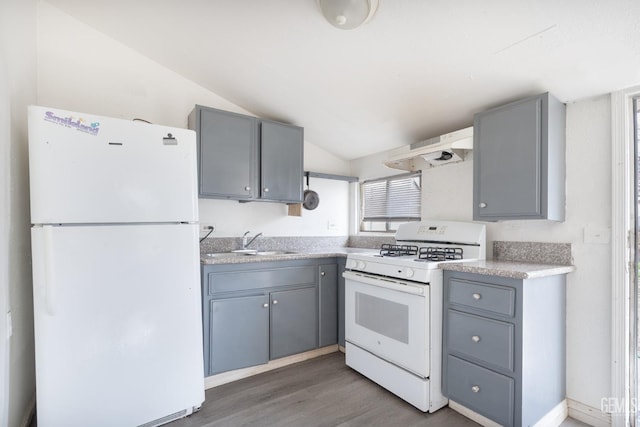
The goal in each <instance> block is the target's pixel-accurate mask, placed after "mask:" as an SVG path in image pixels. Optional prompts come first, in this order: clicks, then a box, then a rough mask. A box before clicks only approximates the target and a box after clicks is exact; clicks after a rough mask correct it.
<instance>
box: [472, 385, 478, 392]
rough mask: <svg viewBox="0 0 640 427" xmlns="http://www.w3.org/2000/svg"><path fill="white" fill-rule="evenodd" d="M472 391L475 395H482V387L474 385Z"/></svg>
mask: <svg viewBox="0 0 640 427" xmlns="http://www.w3.org/2000/svg"><path fill="white" fill-rule="evenodd" d="M471 391H472V392H474V393H480V386H478V385H474V386H473V387H471Z"/></svg>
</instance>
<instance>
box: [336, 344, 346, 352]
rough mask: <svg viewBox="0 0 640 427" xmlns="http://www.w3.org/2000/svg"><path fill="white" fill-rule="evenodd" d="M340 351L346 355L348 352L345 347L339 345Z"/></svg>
mask: <svg viewBox="0 0 640 427" xmlns="http://www.w3.org/2000/svg"><path fill="white" fill-rule="evenodd" d="M338 351H341V352H343V353H346V352H347V350H345V348H344V346H341V345H338Z"/></svg>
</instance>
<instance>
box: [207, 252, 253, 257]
mask: <svg viewBox="0 0 640 427" xmlns="http://www.w3.org/2000/svg"><path fill="white" fill-rule="evenodd" d="M244 255H245V254H243V253H237V252H214V253H209V254H202V256H204V257H207V258H232V257H236V256H244Z"/></svg>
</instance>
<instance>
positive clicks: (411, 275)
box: [404, 268, 414, 278]
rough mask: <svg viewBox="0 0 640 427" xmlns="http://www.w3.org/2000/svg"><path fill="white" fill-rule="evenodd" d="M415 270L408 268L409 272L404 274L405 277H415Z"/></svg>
mask: <svg viewBox="0 0 640 427" xmlns="http://www.w3.org/2000/svg"><path fill="white" fill-rule="evenodd" d="M413 274H414V273H413V268H407V270H406V271H405V272H404V275H405V276H407V277H409V278H411V277H413Z"/></svg>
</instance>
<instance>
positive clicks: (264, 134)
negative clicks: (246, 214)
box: [189, 105, 304, 203]
mask: <svg viewBox="0 0 640 427" xmlns="http://www.w3.org/2000/svg"><path fill="white" fill-rule="evenodd" d="M189 128H190V129H193V130H195V131H196V133H197V140H198V184H199V196H200V197H203V198H222V199H232V200H239V201H273V202H288V203H293V202H301V201H302V176H303V146H304V141H303V128H301V127H298V126H293V125H288V124H284V123H278V122H273V121H268V120H260V119H257V118H255V117H251V116H246V115H243V114H236V113H231V112H228V111H222V110H217V109H215V108H209V107H203V106H200V105H197V106H196V107H195V109H194V110H193V111H192V112H191V114H190V115H189Z"/></svg>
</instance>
